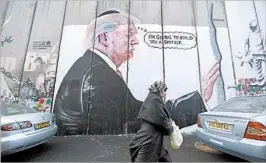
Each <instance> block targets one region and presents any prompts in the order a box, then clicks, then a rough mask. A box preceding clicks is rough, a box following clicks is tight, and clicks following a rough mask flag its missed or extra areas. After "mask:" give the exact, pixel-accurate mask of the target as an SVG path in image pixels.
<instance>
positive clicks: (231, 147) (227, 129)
mask: <svg viewBox="0 0 266 163" xmlns="http://www.w3.org/2000/svg"><path fill="white" fill-rule="evenodd" d="M196 134H197V137H198V138H199V139H200V140H201V141H202V143H204V144H206V145H208V146H210V147H211V148H213V149H216V150H218V151H221V152H224V153H228V154H231V155H234V156H237V157H240V158H242V159H245V160H248V161H266V96H265V95H254V96H246V97H236V98H232V99H230V100H227V101H226V102H225V103H223V104H221V105H218V106H216V107H215V108H214V109H213V110H212V111H209V112H205V113H200V114H199V115H198V127H197V130H196Z"/></svg>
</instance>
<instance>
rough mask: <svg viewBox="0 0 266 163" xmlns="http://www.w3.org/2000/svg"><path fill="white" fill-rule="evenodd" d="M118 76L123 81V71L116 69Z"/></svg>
mask: <svg viewBox="0 0 266 163" xmlns="http://www.w3.org/2000/svg"><path fill="white" fill-rule="evenodd" d="M116 74H117V75H118V76H120V77H121V78H122V79H123V76H122V73H121V71H119V70H118V69H116Z"/></svg>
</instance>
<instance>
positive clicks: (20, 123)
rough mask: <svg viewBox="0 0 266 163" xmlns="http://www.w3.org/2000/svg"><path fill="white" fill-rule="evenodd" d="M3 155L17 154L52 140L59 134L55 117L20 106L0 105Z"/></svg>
mask: <svg viewBox="0 0 266 163" xmlns="http://www.w3.org/2000/svg"><path fill="white" fill-rule="evenodd" d="M0 108H1V114H0V116H1V155H2V156H3V155H7V154H11V153H16V152H19V151H22V150H25V149H28V148H31V147H34V146H37V145H39V144H42V143H44V142H46V141H48V140H49V139H51V138H52V137H53V136H54V135H55V134H56V133H57V129H58V127H57V125H56V123H55V116H54V114H52V113H39V112H37V111H36V110H34V109H32V108H29V107H26V106H23V105H20V104H0Z"/></svg>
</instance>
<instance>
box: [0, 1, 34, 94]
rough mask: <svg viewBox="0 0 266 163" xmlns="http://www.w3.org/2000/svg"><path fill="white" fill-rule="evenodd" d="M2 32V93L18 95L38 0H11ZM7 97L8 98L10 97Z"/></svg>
mask: <svg viewBox="0 0 266 163" xmlns="http://www.w3.org/2000/svg"><path fill="white" fill-rule="evenodd" d="M7 7H8V8H7V11H6V15H5V20H4V22H5V23H4V24H3V28H2V34H1V45H0V46H1V47H0V48H1V72H2V73H1V85H2V84H4V83H5V84H4V85H5V87H1V94H3V97H6V96H9V93H10V92H11V95H10V98H13V97H14V96H17V94H18V90H19V85H20V81H21V75H22V71H23V63H24V59H25V55H26V50H27V46H28V41H29V36H30V32H31V26H32V21H33V17H34V12H35V7H36V2H34V1H27V2H20V1H10V2H9V3H8V6H7ZM10 98H7V99H10Z"/></svg>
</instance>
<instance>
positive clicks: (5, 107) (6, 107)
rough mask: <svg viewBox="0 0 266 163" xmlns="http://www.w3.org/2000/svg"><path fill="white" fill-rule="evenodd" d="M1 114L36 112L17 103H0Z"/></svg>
mask: <svg viewBox="0 0 266 163" xmlns="http://www.w3.org/2000/svg"><path fill="white" fill-rule="evenodd" d="M0 106H1V115H4V116H10V115H18V114H26V113H37V111H36V110H34V109H32V108H29V107H26V106H23V105H19V104H1V105H0Z"/></svg>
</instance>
